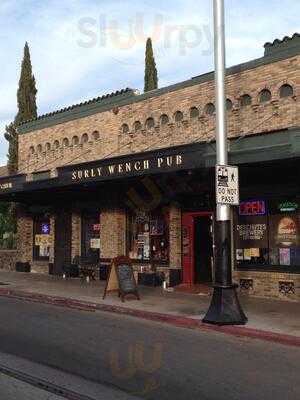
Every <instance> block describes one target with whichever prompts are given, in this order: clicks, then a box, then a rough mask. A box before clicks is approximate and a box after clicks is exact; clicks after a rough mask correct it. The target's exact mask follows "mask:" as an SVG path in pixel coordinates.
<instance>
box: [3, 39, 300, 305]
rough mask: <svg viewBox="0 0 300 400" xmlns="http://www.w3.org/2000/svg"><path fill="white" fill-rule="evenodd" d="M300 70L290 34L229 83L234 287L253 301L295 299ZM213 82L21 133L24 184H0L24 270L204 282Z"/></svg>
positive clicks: (299, 239) (129, 97)
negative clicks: (109, 270) (127, 260)
mask: <svg viewBox="0 0 300 400" xmlns="http://www.w3.org/2000/svg"><path fill="white" fill-rule="evenodd" d="M299 67H300V37H299V36H298V35H297V34H296V35H294V36H293V37H292V38H288V37H286V38H284V39H283V40H282V41H279V40H276V41H275V42H273V43H268V44H266V45H265V55H264V56H263V57H262V58H260V59H257V60H253V61H250V62H247V63H245V64H241V65H238V66H234V67H231V68H229V69H228V71H227V78H226V91H227V115H228V131H229V139H230V144H229V150H230V158H231V163H234V164H237V165H239V166H240V173H241V195H242V204H241V207H240V208H239V209H238V208H237V209H235V210H234V211H233V214H234V215H233V224H232V232H233V239H234V244H235V246H234V249H233V254H232V257H233V265H234V278H235V280H236V281H237V283H239V284H240V287H241V290H243V291H245V292H249V293H250V294H254V295H263V296H271V297H284V298H288V299H291V300H299V299H300V275H299V273H300V214H299V213H300V198H299V195H300V192H299V178H298V176H297V173H295V171H296V169H297V168H299V157H300V113H299V111H300V110H299V93H300V68H299ZM213 79H214V76H213V73H208V74H205V75H201V76H199V77H194V78H192V79H190V80H187V81H185V82H181V83H178V84H175V85H172V86H169V87H166V88H161V89H158V90H154V91H151V92H148V93H145V94H139V93H138V92H136V91H134V90H131V89H126V90H122V91H120V92H117V93H113V94H111V95H107V96H103V97H101V98H97V99H93V100H91V101H88V102H86V103H82V104H78V105H74V106H72V107H69V108H66V109H63V110H59V111H57V112H54V113H50V114H47V115H44V116H40V117H38V118H37V119H35V120H32V121H27V122H25V123H24V124H22V125H21V126H20V127H19V128H18V131H19V173H18V175H17V176H14V177H1V178H0V187H1V197H2V198H3V199H4V200H5V199H7V200H10V201H11V200H13V201H16V202H18V204H19V207H18V209H19V217H18V235H19V240H18V246H19V248H18V261H19V262H29V263H30V264H31V270H32V271H35V272H47V273H48V270H49V264H51V265H52V264H54V266H53V268H54V272H55V273H61V271H62V268H63V264H66V263H72V261H73V260H74V258H76V257H83V256H89V255H93V256H97V257H98V258H99V260H100V263H105V262H109V260H110V259H111V258H112V257H115V256H118V255H120V254H127V255H129V256H131V257H132V258H133V259H134V261H135V267H136V269H137V271H139V273H140V277H141V281H142V280H143V279H144V280H145V279H146V278H149V276H151V277H152V275H156V276H157V279H158V280H159V279H160V280H164V279H166V280H167V281H168V282H169V284H170V285H175V284H178V283H180V282H184V283H195V282H204V281H205V282H209V281H211V279H212V266H211V265H212V264H211V263H210V260H211V258H212V257H213V250H212V249H213V246H212V244H213V219H214V218H213V217H214V171H213V166H214V164H215V143H214V132H215V107H214V80H213ZM276 223H277V226H275V225H276ZM284 223H285V224H287V225H286V226H288V228H286V227H285V228H283V231H284V229H289V231H288V232H286V231H284V232H282V231H280V232H279V230H278V229H279V228H280V229H282V224H284ZM280 224H281V225H280ZM277 228H278V229H277ZM276 229H277V231H276ZM274 232H275V233H274ZM280 235H281V236H282V237H283V236H284V235H285V236H286V237H289V239H284V240H283V239H282V238H281V236H280ZM201 237H204V238H205V240H204V241H203V243H204V242H205V245H202V242H201ZM199 238H200V239H199ZM280 238H281V239H282V241H281V242H280V240H281V239H280ZM199 243H200V244H199ZM204 263H205V265H204ZM150 272H151V273H150Z"/></svg>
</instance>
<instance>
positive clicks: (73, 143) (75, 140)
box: [72, 135, 79, 146]
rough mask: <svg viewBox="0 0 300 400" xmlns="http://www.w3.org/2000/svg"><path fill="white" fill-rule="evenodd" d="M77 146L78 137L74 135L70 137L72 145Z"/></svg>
mask: <svg viewBox="0 0 300 400" xmlns="http://www.w3.org/2000/svg"><path fill="white" fill-rule="evenodd" d="M78 144H79V137H78V136H76V135H75V136H73V137H72V145H73V146H77V145H78Z"/></svg>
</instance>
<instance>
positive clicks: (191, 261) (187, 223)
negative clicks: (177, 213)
mask: <svg viewBox="0 0 300 400" xmlns="http://www.w3.org/2000/svg"><path fill="white" fill-rule="evenodd" d="M212 215H213V212H212V211H201V212H197V211H196V212H185V213H183V214H182V229H183V230H184V229H186V230H187V232H188V233H189V239H190V252H189V255H188V256H185V255H184V254H183V253H182V265H183V283H184V284H188V285H193V284H194V283H195V248H194V242H195V240H194V239H195V223H194V222H195V218H197V217H208V216H212Z"/></svg>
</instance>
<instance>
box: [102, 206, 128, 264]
mask: <svg viewBox="0 0 300 400" xmlns="http://www.w3.org/2000/svg"><path fill="white" fill-rule="evenodd" d="M100 225H101V238H100V254H101V258H113V257H117V256H119V255H121V254H126V213H125V211H124V210H120V209H115V210H102V211H101V215H100Z"/></svg>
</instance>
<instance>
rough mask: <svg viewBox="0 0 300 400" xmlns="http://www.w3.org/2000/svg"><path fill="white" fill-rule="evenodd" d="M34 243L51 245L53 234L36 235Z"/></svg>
mask: <svg viewBox="0 0 300 400" xmlns="http://www.w3.org/2000/svg"><path fill="white" fill-rule="evenodd" d="M34 244H35V245H36V246H46V247H47V246H51V244H52V237H51V235H42V234H41V235H35V239H34Z"/></svg>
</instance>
